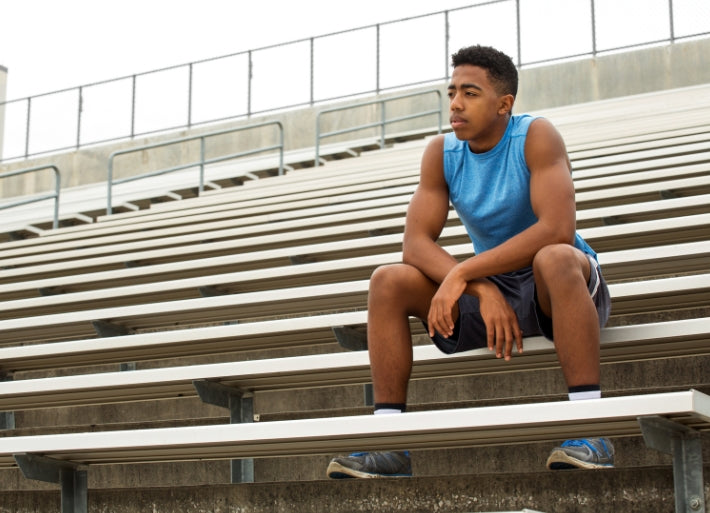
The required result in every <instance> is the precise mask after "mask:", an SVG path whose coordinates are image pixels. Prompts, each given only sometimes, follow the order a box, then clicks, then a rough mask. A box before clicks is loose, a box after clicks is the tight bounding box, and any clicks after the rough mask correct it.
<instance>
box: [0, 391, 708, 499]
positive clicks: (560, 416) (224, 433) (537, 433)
mask: <svg viewBox="0 0 710 513" xmlns="http://www.w3.org/2000/svg"><path fill="white" fill-rule="evenodd" d="M709 428H710V397H708V396H706V395H704V394H702V393H699V392H697V391H695V390H689V391H684V392H672V393H662V394H649V395H636V396H625V397H614V398H605V399H592V400H588V401H573V402H564V403H562V402H544V403H533V404H524V405H503V406H489V407H478V408H464V409H450V410H438V411H425V412H411V413H406V414H403V415H401V416H397V418H392V417H384V416H380V417H378V416H373V415H364V416H349V417H332V418H314V419H300V420H284V421H274V422H266V423H251V424H250V423H244V424H229V425H211V426H198V427H176V428H159V429H141V430H122V431H109V432H92V433H79V434H77V433H71V434H59V435H39V436H25V437H23V436H19V437H11V438H1V439H0V466H4V467H8V466H14V465H18V466H19V467H20V468H21V469H22V471H23V472H24V474H25V475H26V476H27V477H29V478H34V479H40V480H45V481H50V482H55V483H59V484H60V485H61V487H62V501H63V506H64V505H66V506H67V507H66V509H64V507H63V510H62V511H63V512H64V513H68V512H70V511H71V512H72V513H84V512H86V511H87V470H86V468H87V467H86V466H87V465H107V464H127V463H138V462H169V461H185V460H205V459H237V458H261V457H270V456H278V457H289V456H299V455H310V454H323V453H336V452H343V451H351V450H353V449H358V450H405V449H417V448H420V447H421V448H459V447H472V446H481V445H497V444H508V443H520V442H527V441H530V442H532V441H543V440H554V439H558V438H559V437H560V436H565V437H584V436H612V437H614V436H631V435H639V434H643V436H644V439H645V441H646V444H647V445H648V446H649V447H651V448H653V449H656V450H659V451H661V452H664V453H669V454H672V455H673V468H674V482H675V490H676V511H679V512H680V511H702V510H703V509H704V506H703V505H704V483H703V477H702V453H701V449H702V447H701V442H700V439H699V432H700V431H701V430H707V429H709ZM70 508H71V509H70Z"/></svg>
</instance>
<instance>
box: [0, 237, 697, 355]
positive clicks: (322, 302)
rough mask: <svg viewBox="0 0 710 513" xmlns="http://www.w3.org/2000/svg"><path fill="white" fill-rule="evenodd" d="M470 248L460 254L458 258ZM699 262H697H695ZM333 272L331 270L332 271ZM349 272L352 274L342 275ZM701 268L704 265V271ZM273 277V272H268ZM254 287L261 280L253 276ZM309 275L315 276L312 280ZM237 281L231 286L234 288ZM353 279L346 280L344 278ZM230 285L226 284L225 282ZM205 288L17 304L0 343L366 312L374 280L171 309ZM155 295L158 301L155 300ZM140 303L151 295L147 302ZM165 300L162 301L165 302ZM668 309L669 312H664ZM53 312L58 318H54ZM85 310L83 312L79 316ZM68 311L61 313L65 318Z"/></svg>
mask: <svg viewBox="0 0 710 513" xmlns="http://www.w3.org/2000/svg"><path fill="white" fill-rule="evenodd" d="M698 246H699V251H700V253H701V256H700V258H701V262H702V258H703V255H704V256H705V257H707V247H706V245H705V244H702V243H700V244H698ZM466 249H467V248H466V247H460V248H458V253H461V252H462V251H465V250H466ZM398 257H399V253H394V254H383V255H373V256H371V257H360V259H359V260H360V268H362V265H363V264H366V267H365V268H366V269H367V268H368V267H372V266H376V265H378V264H384V263H391V262H396V261H397V260H398ZM692 261H693V259H691V262H692ZM329 264H330V265H329ZM348 264H350V266H351V267H344V266H347V265H348ZM353 264H354V262H352V261H346V262H342V261H332V262H330V263H322V264H313V265H315V266H317V267H319V268H320V269H321V270H322V271H325V270H326V269H328V268H330V269H333V268H337V267H338V266H340V268H341V270H342V272H343V273H349V272H352V270H353V268H354V267H355V266H354V265H353ZM700 265H702V263H701V264H700ZM278 269H282V270H285V271H287V273H289V274H291V276H295V275H297V274H298V273H299V272H302V271H306V272H307V271H310V269H308V267H305V266H295V267H293V268H278ZM263 273H264V274H266V276H267V277H268V274H269V273H268V272H267V271H264V272H263ZM238 274H239V275H241V277H247V276H249V274H250V273H249V272H248V271H246V272H243V273H238ZM251 274H252V275H253V276H254V277H255V279H256V277H257V276H258V275H259V273H258V272H256V271H255V272H253V273H251ZM271 274H280V275H281V277H282V278H284V279H286V278H287V277H288V276H287V274H286V273H271ZM310 274H315V273H314V272H311V273H310ZM235 278H236V276H231V277H230V280H229V281H232V282H233V281H234V280H235ZM346 279H347V277H346ZM220 281H221V282H223V281H225V277H224V276H223V277H220ZM200 283H202V284H204V285H203V286H207V285H206V284H207V280H206V279H200V278H194V279H191V280H188V283H187V284H180V283H179V282H168V283H166V284H165V285H164V286H163V290H162V291H161V288H160V287H159V286H157V285H154V284H145V285H136V286H132V287H131V286H129V287H118V288H115V289H107V290H105V291H88V292H77V293H74V294H67V295H60V296H46V297H40V298H30V299H19V300H16V301H7V302H5V303H0V312H2V317H3V318H2V319H1V320H0V336H1V337H2V341H3V343H4V344H11V343H20V342H22V343H30V342H32V341H52V340H56V341H60V340H71V339H73V338H87V337H93V336H95V335H96V332H98V333H99V334H102V328H105V329H104V332H108V333H112V334H121V333H124V334H128V333H131V332H134V331H136V330H145V329H155V328H161V327H166V326H179V325H183V326H184V325H188V324H190V323H192V324H207V323H218V322H236V321H238V322H244V321H249V320H254V319H259V318H268V317H278V316H284V315H291V316H293V315H304V314H307V313H308V312H312V311H319V310H320V311H336V310H348V309H354V308H364V307H365V297H366V295H367V287H368V280H367V279H359V280H357V279H356V280H354V281H345V280H340V281H338V280H336V282H335V283H318V284H315V285H298V286H290V287H288V286H286V287H284V285H283V284H282V285H280V287H281V288H274V289H268V288H267V289H266V290H255V291H252V292H243V293H234V294H225V295H219V294H218V295H216V296H212V297H209V296H208V297H196V298H189V299H175V300H173V301H166V300H165V297H166V296H167V295H168V294H169V292H170V291H169V290H168V289H167V287H172V288H173V289H176V290H177V291H178V292H179V291H180V287H182V288H183V289H184V288H185V286H186V285H187V286H188V287H190V286H192V287H194V288H199V284H200ZM609 288H610V291H611V294H612V304H613V308H614V311H615V313H617V314H625V313H639V312H645V311H652V309H664V308H665V309H670V308H693V307H697V306H701V305H705V304H707V303H708V302H709V301H710V274H694V275H691V276H677V277H668V278H656V279H651V280H645V281H637V282H626V283H612V284H610V285H609ZM131 294H133V295H135V297H136V299H135V300H134V301H136V302H134V304H124V305H123V306H107V307H104V308H100V307H99V308H96V307H95V305H96V302H98V301H99V300H100V299H101V296H102V295H103V296H104V298H107V299H108V302H109V304H110V302H111V299H112V298H115V301H114V302H118V301H119V300H122V299H124V300H125V299H127V298H129V297H130V295H131ZM151 294H155V295H153V296H152V297H151ZM141 295H144V296H145V295H147V297H146V298H144V299H142V300H141ZM161 297H162V300H161ZM664 305H665V306H664ZM52 307H54V308H55V309H59V313H42V314H40V312H51V311H53V309H52ZM81 308H83V309H81ZM62 310H63V311H62Z"/></svg>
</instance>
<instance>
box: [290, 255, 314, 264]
mask: <svg viewBox="0 0 710 513" xmlns="http://www.w3.org/2000/svg"><path fill="white" fill-rule="evenodd" d="M288 260H289V261H290V262H291V265H301V264H312V263H313V262H317V261H318V260H317V259H316V257H314V256H312V255H292V256H290V257H288Z"/></svg>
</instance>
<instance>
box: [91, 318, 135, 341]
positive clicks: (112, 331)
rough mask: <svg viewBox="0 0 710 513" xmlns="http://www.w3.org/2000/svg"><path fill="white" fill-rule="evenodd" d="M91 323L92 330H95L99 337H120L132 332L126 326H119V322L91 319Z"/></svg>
mask: <svg viewBox="0 0 710 513" xmlns="http://www.w3.org/2000/svg"><path fill="white" fill-rule="evenodd" d="M91 325H92V326H93V327H94V331H96V334H97V335H98V336H99V337H120V336H123V335H130V334H132V333H133V332H132V330H131V329H130V328H128V327H127V326H121V325H120V324H115V323H113V322H109V321H102V320H96V321H91Z"/></svg>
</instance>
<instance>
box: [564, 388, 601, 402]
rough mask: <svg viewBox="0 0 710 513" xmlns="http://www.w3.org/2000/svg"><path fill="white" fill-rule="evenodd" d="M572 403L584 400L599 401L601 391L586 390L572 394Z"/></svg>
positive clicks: (570, 397)
mask: <svg viewBox="0 0 710 513" xmlns="http://www.w3.org/2000/svg"><path fill="white" fill-rule="evenodd" d="M568 396H569V400H570V401H580V400H583V399H599V398H600V397H601V396H602V391H601V390H585V391H583V392H570V393H569V394H568Z"/></svg>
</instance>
